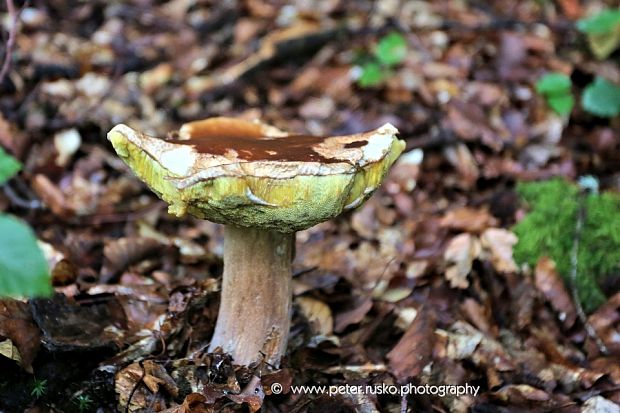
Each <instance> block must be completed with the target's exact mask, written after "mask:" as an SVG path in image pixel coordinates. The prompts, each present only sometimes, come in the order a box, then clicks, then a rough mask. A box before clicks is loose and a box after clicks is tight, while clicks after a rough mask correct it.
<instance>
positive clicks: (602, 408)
mask: <svg viewBox="0 0 620 413" xmlns="http://www.w3.org/2000/svg"><path fill="white" fill-rule="evenodd" d="M581 413H620V406H618V405H617V404H616V403H614V402H611V401H609V400H607V399H606V398H604V397H602V396H594V397H591V398H589V399H588V400H586V402H585V403H584V404H583V409H582V410H581Z"/></svg>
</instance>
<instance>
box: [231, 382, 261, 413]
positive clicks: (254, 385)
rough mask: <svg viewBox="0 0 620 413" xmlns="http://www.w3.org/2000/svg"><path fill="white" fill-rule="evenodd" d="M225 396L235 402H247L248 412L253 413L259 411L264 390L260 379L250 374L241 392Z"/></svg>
mask: <svg viewBox="0 0 620 413" xmlns="http://www.w3.org/2000/svg"><path fill="white" fill-rule="evenodd" d="M227 397H228V398H229V399H230V400H232V401H233V402H235V403H239V404H247V405H248V408H249V409H250V413H254V412H257V411H259V410H260V408H261V406H262V405H263V399H264V398H265V391H264V390H263V386H262V385H261V379H260V378H259V377H257V376H252V378H251V379H250V382H249V383H248V384H247V385H246V386H245V387H244V388H243V391H241V393H239V394H229V395H228V396H227Z"/></svg>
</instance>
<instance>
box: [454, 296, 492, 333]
mask: <svg viewBox="0 0 620 413" xmlns="http://www.w3.org/2000/svg"><path fill="white" fill-rule="evenodd" d="M461 309H462V310H463V312H464V313H465V317H467V319H468V320H469V321H470V322H471V323H472V324H473V325H474V326H475V327H476V328H478V329H479V330H480V331H482V332H484V333H487V334H491V333H492V328H491V325H492V324H491V318H490V311H491V310H490V308H488V307H483V306H482V305H481V304H480V303H478V301H476V300H474V299H473V298H471V297H468V298H466V299H465V301H463V304H462V305H461Z"/></svg>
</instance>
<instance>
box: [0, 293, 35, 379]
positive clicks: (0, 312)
mask: <svg viewBox="0 0 620 413" xmlns="http://www.w3.org/2000/svg"><path fill="white" fill-rule="evenodd" d="M1 338H5V339H6V340H4V341H3V343H4V344H3V348H4V349H5V350H4V351H3V355H5V356H7V354H9V351H10V354H11V355H14V357H13V356H11V357H9V358H12V359H13V360H16V361H17V362H18V363H19V364H20V365H21V366H22V367H23V368H24V370H26V371H28V372H30V373H32V362H33V361H34V358H35V357H36V356H37V353H38V352H39V346H40V344H41V335H40V332H39V328H38V327H37V325H36V324H35V323H34V321H33V319H32V316H31V315H30V310H29V308H28V304H26V303H23V302H21V301H17V300H12V299H8V298H7V299H3V300H0V339H1ZM14 349H16V350H17V351H18V353H19V357H18V358H16V357H17V355H16V354H15V353H14Z"/></svg>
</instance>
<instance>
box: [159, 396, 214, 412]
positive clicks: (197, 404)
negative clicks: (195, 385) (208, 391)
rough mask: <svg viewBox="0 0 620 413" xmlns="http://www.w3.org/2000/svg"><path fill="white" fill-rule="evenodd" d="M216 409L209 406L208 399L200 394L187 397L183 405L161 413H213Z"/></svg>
mask: <svg viewBox="0 0 620 413" xmlns="http://www.w3.org/2000/svg"><path fill="white" fill-rule="evenodd" d="M214 410H215V409H214V407H213V406H210V405H208V404H207V398H206V397H205V396H203V395H202V394H200V393H190V394H188V395H187V396H185V400H183V404H181V405H179V406H174V407H171V408H169V409H166V410H162V411H161V412H160V413H213V412H214Z"/></svg>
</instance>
